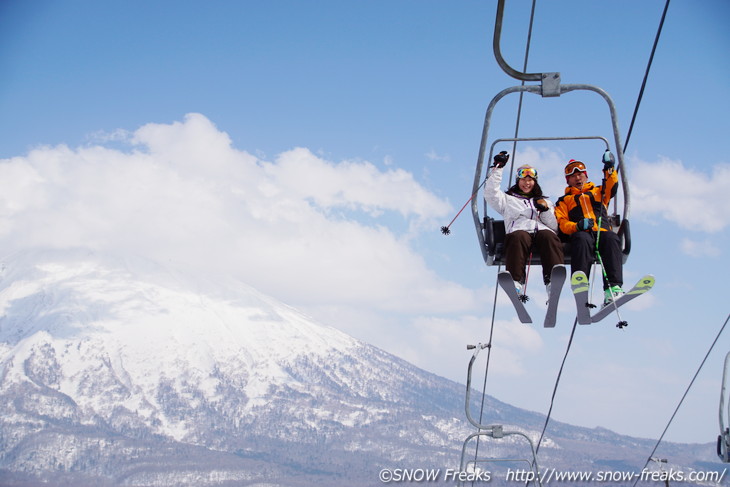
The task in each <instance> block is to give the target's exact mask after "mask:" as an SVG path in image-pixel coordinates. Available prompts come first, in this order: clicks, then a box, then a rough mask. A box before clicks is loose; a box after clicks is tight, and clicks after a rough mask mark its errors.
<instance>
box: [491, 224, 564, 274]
mask: <svg viewBox="0 0 730 487" xmlns="http://www.w3.org/2000/svg"><path fill="white" fill-rule="evenodd" d="M533 245H534V246H535V250H537V253H539V254H540V261H541V262H542V280H543V282H544V283H545V284H547V283H548V282H550V272H552V270H553V266H556V265H558V264H562V263H563V244H562V243H561V242H560V239H559V238H558V236H557V235H556V234H555V232H552V231H550V230H540V231H538V232H537V233H534V234H533V233H529V232H526V231H524V230H515V231H514V232H510V233H508V234H507V235H505V237H504V257H505V268H506V269H507V270H508V271H509V273H510V274H512V279H514V280H515V281H519V282H521V283H523V284H524V282H525V267H526V265H527V259H529V258H530V249H531V248H532V246H533Z"/></svg>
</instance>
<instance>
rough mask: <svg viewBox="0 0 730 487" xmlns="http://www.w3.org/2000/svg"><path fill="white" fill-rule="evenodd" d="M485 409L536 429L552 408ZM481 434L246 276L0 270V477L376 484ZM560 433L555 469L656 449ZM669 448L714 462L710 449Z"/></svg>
mask: <svg viewBox="0 0 730 487" xmlns="http://www.w3.org/2000/svg"><path fill="white" fill-rule="evenodd" d="M486 406H487V407H486V409H487V410H488V411H490V415H489V419H490V421H491V422H505V423H511V424H518V425H520V428H522V430H523V431H524V432H526V433H527V434H529V435H530V436H531V437H533V438H537V437H538V436H539V431H540V429H541V428H542V424H543V421H544V418H543V417H542V416H540V415H538V414H535V413H530V412H527V411H523V410H519V409H516V408H513V407H510V406H509V405H506V404H503V403H500V402H498V401H496V400H494V399H493V398H488V402H487V405H486ZM478 407H479V406H478V405H476V404H475V408H478ZM473 432H474V428H473V427H471V426H470V425H469V424H468V423H467V422H466V419H465V414H464V387H463V386H461V385H458V384H456V383H453V382H451V381H448V380H445V379H443V378H440V377H437V376H435V375H433V374H429V373H427V372H424V371H422V370H420V369H417V368H416V367H414V366H412V365H410V364H408V363H406V362H404V361H402V360H400V359H398V358H396V357H394V356H392V355H389V354H387V353H385V352H383V351H381V350H379V349H377V348H375V347H372V346H370V345H367V344H365V343H362V342H359V341H357V340H355V339H353V338H351V337H349V336H347V335H345V334H344V333H342V332H340V331H338V330H336V329H334V328H331V327H327V326H323V325H321V324H318V323H315V322H314V321H313V320H311V319H310V318H308V317H306V316H304V315H302V314H301V313H299V312H298V311H296V310H295V309H292V308H291V307H288V306H286V305H284V304H282V303H280V302H277V301H276V300H274V299H272V298H270V297H267V296H264V295H262V294H260V293H258V292H257V291H256V290H254V289H251V288H250V287H247V286H245V285H244V284H242V283H240V282H236V281H223V280H220V279H216V280H215V281H210V280H206V279H202V278H197V277H189V276H185V275H183V274H181V273H179V272H175V271H172V270H169V269H167V268H164V267H162V266H159V265H157V264H154V263H151V262H148V261H146V260H144V259H138V258H132V257H114V256H108V255H97V254H95V253H92V252H89V251H84V250H77V251H63V252H61V251H48V252H24V253H21V254H17V255H14V256H12V257H11V258H8V259H7V260H6V261H5V262H4V263H3V265H2V269H1V273H0V484H1V485H6V486H10V485H35V484H34V482H36V483H38V484H40V483H41V482H45V481H50V483H51V485H75V486H78V485H110V486H112V485H114V486H116V485H145V486H172V485H175V486H181V485H191V486H205V485H237V486H241V485H287V486H298V485H320V486H327V485H354V486H356V485H378V484H380V481H379V480H378V473H379V471H380V470H381V469H382V468H393V469H395V468H431V467H432V468H438V469H442V470H445V469H449V468H451V469H457V468H458V467H459V462H460V456H461V448H462V444H463V441H464V439H465V438H466V437H467V436H468V435H469V434H471V433H473ZM549 433H550V434H549V438H548V440H549V441H547V442H546V443H543V446H542V450H541V458H544V459H545V461H547V462H548V463H550V466H552V467H554V468H558V467H560V468H566V469H567V468H575V469H582V470H589V469H591V468H594V467H596V466H600V465H601V462H603V465H604V468H605V467H606V466H611V467H612V468H619V467H623V468H629V467H631V468H634V469H635V470H640V468H641V466H643V463H644V459H645V457H646V454H647V452H648V451H650V450H651V448H652V446H653V442H652V441H649V440H636V439H632V438H627V437H620V436H618V435H615V434H613V433H611V432H609V431H606V430H588V429H584V428H576V427H572V426H568V425H563V424H559V423H553V424H551V428H550V430H549ZM485 443H486V442H485ZM490 448H491V451H492V453H494V454H495V455H504V456H514V455H516V454H517V453H518V452H519V449H520V447H519V445H516V444H515V442H511V441H505V442H504V444H503V445H499V446H490ZM668 448H669V449H668V450H667V451H669V452H670V453H671V455H672V456H671V458H681V459H682V461H684V462H685V468H690V467H692V468H710V467H708V466H709V465H711V466H712V468H717V462H714V463H713V461H714V459H713V457H714V455H713V452H712V450H711V449H710V448H708V446H707V445H669V446H668ZM543 455H544V456H543ZM703 462H705V463H703ZM442 480H443V479H442ZM451 483H452V484H453V482H451ZM492 483H493V485H499V483H498V482H492ZM46 485H47V484H46Z"/></svg>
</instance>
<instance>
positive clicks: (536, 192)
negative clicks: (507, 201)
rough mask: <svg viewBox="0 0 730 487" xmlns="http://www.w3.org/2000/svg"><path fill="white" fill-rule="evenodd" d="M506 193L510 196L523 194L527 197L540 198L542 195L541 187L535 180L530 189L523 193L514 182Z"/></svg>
mask: <svg viewBox="0 0 730 487" xmlns="http://www.w3.org/2000/svg"><path fill="white" fill-rule="evenodd" d="M506 192H507V194H509V195H512V196H524V197H527V198H542V197H543V196H544V195H543V194H542V188H541V187H540V185H539V184H538V183H537V181H535V185H534V186H533V187H532V191H530V192H529V193H525V192H524V191H522V190H521V189H520V187H519V185H518V184H514V185H513V186H512V187H511V188H510V189H508V190H507V191H506Z"/></svg>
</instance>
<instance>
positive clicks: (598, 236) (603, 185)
mask: <svg viewBox="0 0 730 487" xmlns="http://www.w3.org/2000/svg"><path fill="white" fill-rule="evenodd" d="M607 153H608V157H609V160H611V161H613V154H611V151H610V150H608V149H606V152H604V153H603V162H604V163H605V162H606V154H607ZM604 191H606V174H605V172H604V174H603V179H602V180H601V201H600V205H601V206H600V208H601V210H600V211H599V212H598V231H597V233H596V257H597V259H598V264H599V265H600V266H601V274H602V275H603V279H604V280H605V281H606V284H608V292H609V293H610V294H611V304H612V305H613V307H614V310H615V311H616V316H618V323H617V324H616V327H618V328H620V329H623V328H624V327H625V326H628V325H629V324H628V322H626V321H624V320H622V319H621V313H620V312H619V310H618V305H617V304H616V295H615V294H614V293H613V289H611V283H610V282H608V274H606V268H605V267H604V266H603V259H602V258H601V253H600V252H599V250H598V243H599V242H600V240H601V225H602V222H603V207H604V204H603V197H604ZM605 206H606V211H608V205H605ZM607 231H608V230H607Z"/></svg>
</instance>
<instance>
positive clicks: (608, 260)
mask: <svg viewBox="0 0 730 487" xmlns="http://www.w3.org/2000/svg"><path fill="white" fill-rule="evenodd" d="M598 253H599V254H600V255H601V260H602V261H603V268H604V269H605V271H606V277H604V278H603V289H607V288H608V286H622V285H623V283H624V273H623V257H622V255H621V238H619V236H618V235H617V234H616V233H614V232H611V231H604V232H601V236H600V238H599V239H598ZM595 258H596V234H595V232H575V233H574V234H572V235H571V236H570V272H571V273H573V272H576V271H583V272H585V274H586V276H589V277H590V271H591V266H592V265H593V261H594V260H595ZM606 278H608V280H606Z"/></svg>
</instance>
